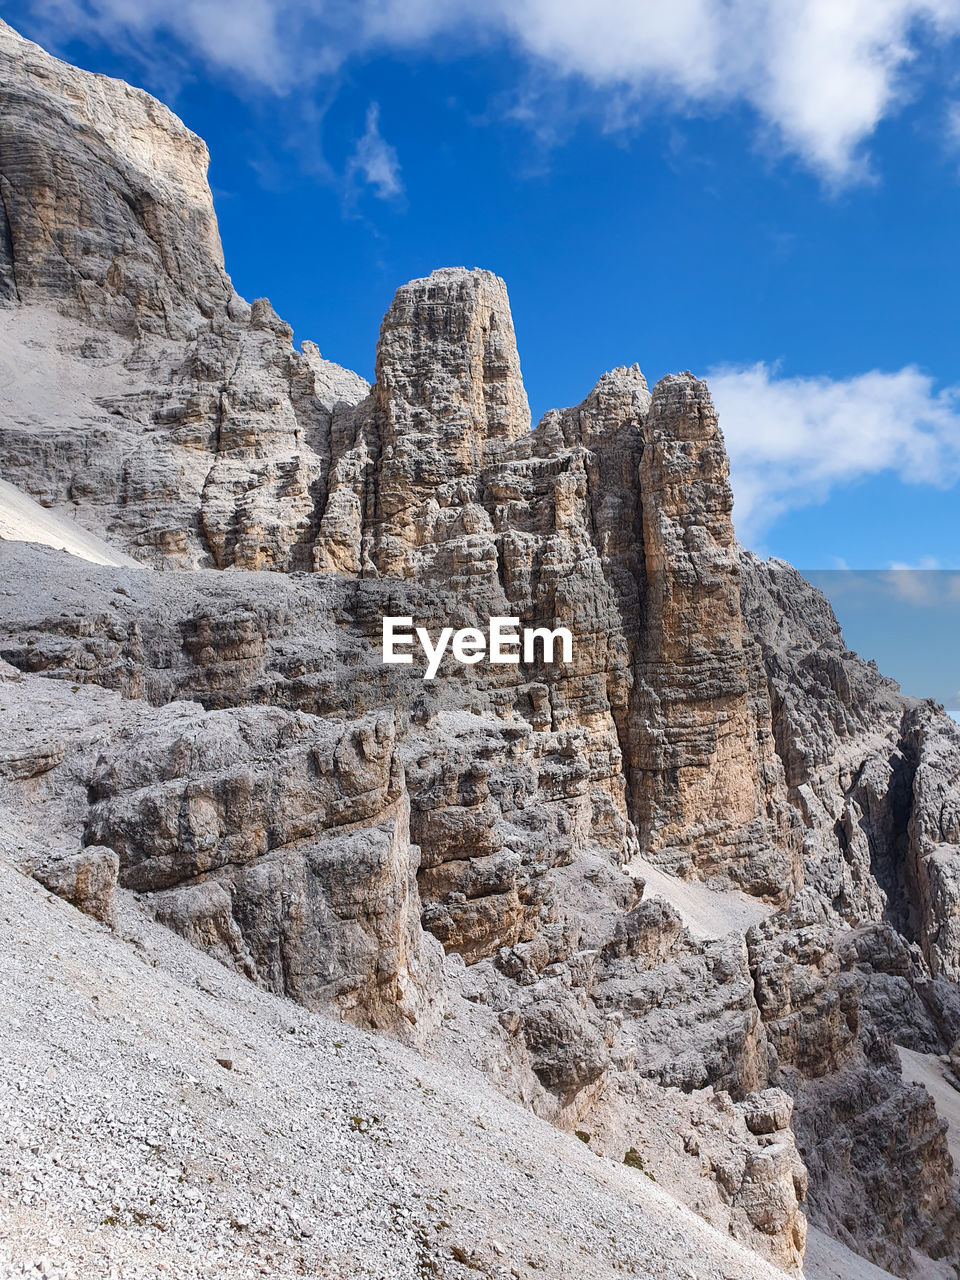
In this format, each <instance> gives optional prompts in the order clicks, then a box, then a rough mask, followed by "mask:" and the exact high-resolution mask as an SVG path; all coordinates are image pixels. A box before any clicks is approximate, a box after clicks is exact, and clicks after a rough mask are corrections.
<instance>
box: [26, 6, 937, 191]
mask: <svg viewBox="0 0 960 1280" xmlns="http://www.w3.org/2000/svg"><path fill="white" fill-rule="evenodd" d="M32 8H33V13H34V15H35V19H36V23H37V26H38V29H39V30H40V31H42V32H43V34H44V35H45V36H46V37H48V38H49V39H50V40H51V41H52V42H53V43H54V44H56V43H58V42H62V41H63V40H66V39H69V38H71V37H72V36H76V37H80V38H87V39H89V38H97V39H102V40H103V41H105V42H107V43H112V44H114V45H123V46H124V47H125V48H126V49H127V50H128V51H132V52H137V53H139V55H140V56H142V57H145V58H149V57H150V56H151V53H152V52H153V48H152V46H153V45H154V42H156V41H157V39H158V38H160V37H173V39H174V40H176V41H178V42H179V43H180V44H181V45H182V46H183V48H184V49H186V50H188V51H189V52H190V54H191V55H192V56H194V57H197V58H199V59H201V60H202V61H203V62H204V63H205V64H206V65H207V66H208V67H210V68H212V69H215V70H217V71H220V72H223V73H227V74H230V75H234V76H238V77H242V78H243V79H244V80H245V81H247V82H249V83H251V84H254V85H257V86H259V87H260V88H261V89H264V90H267V91H270V92H275V93H286V92H289V91H291V90H293V89H296V88H302V87H304V86H306V85H309V83H310V82H311V81H316V80H318V79H321V78H323V77H327V76H330V75H331V74H333V73H335V72H336V71H337V70H338V69H339V68H340V67H341V66H343V65H344V63H346V62H347V61H348V60H349V59H351V58H356V57H363V56H366V55H371V54H377V53H383V52H384V51H390V50H397V51H410V50H416V49H418V48H421V49H426V50H427V51H428V52H429V53H430V54H431V56H441V57H442V56H449V57H456V56H458V55H459V54H462V53H464V52H466V51H468V50H469V49H471V48H475V47H477V46H478V44H479V45H481V46H482V45H484V44H486V45H487V46H490V45H492V44H495V43H497V42H499V43H501V44H503V43H505V44H506V45H507V46H508V47H509V48H510V49H511V51H513V52H514V53H516V54H518V55H520V56H521V57H523V58H525V59H526V60H527V61H528V63H529V64H530V68H531V72H532V74H533V75H534V76H535V77H537V78H538V79H539V80H541V81H542V80H543V79H544V78H546V79H547V80H553V81H556V82H570V81H576V82H578V84H579V85H581V86H582V87H585V88H586V89H587V90H588V91H589V95H590V96H591V97H592V99H593V102H594V106H595V107H596V109H597V111H598V113H599V118H601V120H602V121H603V123H604V125H605V127H607V128H614V127H628V124H629V121H631V120H633V119H634V118H635V117H636V114H637V112H638V111H644V110H649V109H659V110H661V111H666V112H671V113H676V114H679V115H690V114H705V113H715V112H718V111H723V110H725V109H729V108H736V107H741V106H744V105H745V106H747V107H748V108H750V109H751V110H752V111H753V113H754V115H755V118H756V124H757V131H758V135H759V136H760V137H761V138H762V139H764V140H765V141H766V142H767V143H768V144H770V145H773V146H774V147H775V148H776V149H778V150H779V151H781V152H786V153H790V154H792V155H795V156H797V157H799V158H800V160H801V161H802V162H803V163H804V164H806V165H807V166H808V167H810V168H811V169H813V170H814V171H816V172H817V173H818V174H820V175H821V176H822V177H824V178H825V179H826V180H827V181H828V182H829V183H843V182H849V181H853V180H857V179H861V178H864V177H865V176H867V175H868V173H869V159H868V156H867V155H866V153H865V144H866V143H867V141H868V140H869V138H870V136H871V135H872V134H873V132H874V131H875V129H876V128H877V126H878V125H879V124H880V122H881V121H882V120H884V119H885V118H887V117H888V116H890V115H891V114H893V113H895V112H896V111H897V110H898V109H899V108H900V107H901V106H902V105H903V103H904V101H905V100H906V99H907V98H908V97H909V96H910V94H911V92H912V89H913V88H914V86H915V85H916V84H918V83H921V82H922V80H923V76H924V72H925V70H926V67H927V64H926V62H925V58H924V55H925V53H929V51H930V48H931V47H932V46H933V47H935V46H936V45H937V44H938V43H939V44H942V43H944V42H946V41H949V40H951V39H952V38H954V37H956V36H957V35H958V34H960V0H674V3H672V4H670V5H664V4H662V3H660V0H590V2H589V3H588V2H587V0H352V2H351V0H182V3H179V4H175V5H171V4H169V0H34V4H33V6H32ZM950 113H951V108H950V106H949V104H945V106H944V132H945V135H950V130H951V127H952V126H951V125H950V120H951V119H954V118H955V117H954V116H951V114H950ZM615 122H619V125H618V124H617V123H615Z"/></svg>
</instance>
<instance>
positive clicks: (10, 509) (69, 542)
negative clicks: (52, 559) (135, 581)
mask: <svg viewBox="0 0 960 1280" xmlns="http://www.w3.org/2000/svg"><path fill="white" fill-rule="evenodd" d="M0 538H3V539H4V540H5V541H8V542H38V543H40V545H41V546H44V547H53V548H54V549H55V550H57V551H69V553H70V554H71V555H72V556H79V557H80V559H81V560H91V561H92V562H93V563H94V564H108V565H113V566H115V567H120V566H123V565H126V566H134V567H136V566H137V562H136V561H135V560H134V559H133V558H132V557H131V556H128V555H127V553H126V552H125V551H120V550H118V548H116V547H111V546H109V544H108V543H106V542H104V541H103V539H102V538H98V537H97V536H96V534H93V533H90V531H89V530H87V529H84V528H82V527H81V526H80V525H78V524H76V523H75V522H74V521H73V520H70V519H69V518H68V517H67V516H63V515H58V514H57V513H56V512H54V511H49V510H47V508H46V507H42V506H41V505H40V503H39V502H35V501H34V500H33V498H31V497H29V496H28V495H27V494H25V493H21V491H20V490H19V489H18V488H16V486H15V485H12V484H8V483H7V481H6V480H0Z"/></svg>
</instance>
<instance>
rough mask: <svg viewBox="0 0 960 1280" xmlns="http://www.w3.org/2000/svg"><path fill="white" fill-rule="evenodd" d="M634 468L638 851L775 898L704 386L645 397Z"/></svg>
mask: <svg viewBox="0 0 960 1280" xmlns="http://www.w3.org/2000/svg"><path fill="white" fill-rule="evenodd" d="M644 435H645V441H644V449H643V454H642V458H641V462H640V489H641V503H642V509H643V543H644V557H645V564H646V577H647V582H646V601H645V605H646V619H645V643H644V646H643V657H642V659H641V661H640V663H639V664H638V676H639V680H638V691H637V695H638V696H637V707H638V723H637V725H636V757H635V758H636V763H637V768H636V771H635V773H634V797H633V799H634V806H635V814H636V821H637V824H638V827H639V829H640V837H641V846H642V848H643V849H644V850H645V851H646V852H647V853H648V854H649V855H650V856H652V857H654V858H656V860H657V861H660V862H662V863H663V864H664V865H666V866H668V867H669V868H670V869H671V870H674V871H676V872H678V873H679V874H681V875H694V874H699V875H701V876H709V875H712V874H722V875H724V876H725V877H726V878H730V879H732V880H733V881H734V882H735V883H739V884H740V885H742V886H743V887H744V888H746V889H749V890H751V891H752V892H755V893H761V894H764V895H765V896H769V897H773V898H778V897H781V896H783V895H784V894H785V893H788V892H789V891H790V890H791V889H792V888H793V887H795V884H796V879H797V876H798V859H797V857H796V854H795V853H794V852H793V851H792V849H791V848H790V847H789V846H790V843H791V842H790V841H789V840H785V839H784V836H783V833H782V832H780V831H778V830H777V825H778V823H777V813H778V809H779V808H780V806H778V804H777V803H776V801H777V796H776V793H777V792H778V791H779V790H780V789H781V788H782V778H781V771H780V769H779V762H778V761H777V758H776V755H775V752H774V748H773V738H772V733H771V729H770V724H769V707H768V705H767V704H766V702H765V701H763V702H761V701H760V700H759V699H758V698H757V697H756V696H755V694H756V686H757V682H758V681H757V671H756V670H755V667H756V666H757V661H758V659H757V655H756V653H755V652H754V650H755V646H754V645H753V643H752V641H750V639H749V638H748V636H747V634H746V629H745V626H744V621H743V615H742V611H741V606H740V568H739V563H738V556H737V549H736V543H735V539H734V533H733V522H732V519H731V512H732V508H733V498H732V495H731V491H730V484H729V465H728V461H727V455H726V450H725V448H724V443H723V436H722V435H721V432H720V428H719V425H718V422H717V414H716V411H715V409H714V407H713V404H712V402H711V400H710V394H709V392H708V390H707V386H706V383H704V382H701V381H700V380H699V379H697V378H694V377H692V376H691V375H690V374H678V375H673V376H670V377H667V378H664V379H663V380H662V381H661V382H659V383H658V384H657V386H656V387H655V388H654V391H653V403H652V406H651V410H650V413H649V415H648V417H647V421H646V428H645V432H644Z"/></svg>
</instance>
